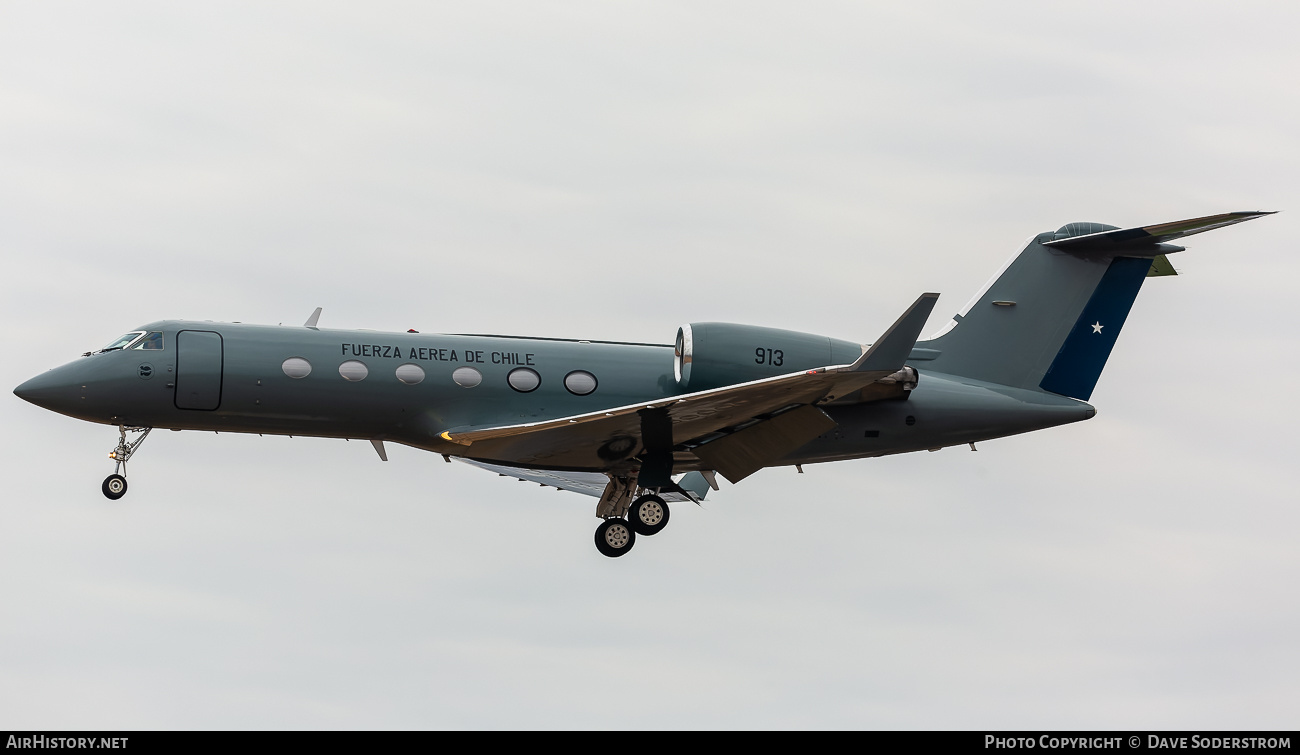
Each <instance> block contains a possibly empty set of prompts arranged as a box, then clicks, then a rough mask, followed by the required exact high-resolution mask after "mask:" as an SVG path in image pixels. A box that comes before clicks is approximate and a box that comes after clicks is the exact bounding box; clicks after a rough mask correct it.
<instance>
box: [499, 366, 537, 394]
mask: <svg viewBox="0 0 1300 755" xmlns="http://www.w3.org/2000/svg"><path fill="white" fill-rule="evenodd" d="M506 382H508V383H510V387H511V388H514V389H515V390H516V391H519V392H520V393H532V392H533V391H535V390H537V386H539V385H541V384H542V376H541V375H538V374H537V372H536V371H535V370H530V369H528V368H527V367H516V368H515V369H513V370H511V371H510V374H509V375H507V376H506Z"/></svg>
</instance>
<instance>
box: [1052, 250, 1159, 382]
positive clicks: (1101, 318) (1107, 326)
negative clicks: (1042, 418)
mask: <svg viewBox="0 0 1300 755" xmlns="http://www.w3.org/2000/svg"><path fill="white" fill-rule="evenodd" d="M1150 269H1151V260H1149V259H1138V258H1135V257H1117V258H1115V259H1114V260H1113V261H1111V263H1110V267H1108V268H1106V273H1105V274H1104V275H1103V276H1102V278H1101V282H1100V283H1099V284H1097V288H1096V290H1095V291H1093V293H1092V298H1090V299H1089V300H1088V305H1087V306H1085V307H1084V308H1083V313H1082V314H1080V315H1079V319H1078V321H1076V322H1075V323H1074V328H1073V329H1072V330H1071V331H1070V335H1068V336H1067V337H1066V339H1065V343H1063V344H1062V345H1061V350H1060V351H1058V352H1057V353H1056V359H1054V360H1053V361H1052V366H1051V367H1049V368H1047V374H1046V375H1044V376H1043V379H1042V382H1040V383H1039V384H1038V386H1039V387H1040V388H1042V389H1043V390H1045V391H1051V392H1052V393H1059V394H1061V395H1063V396H1069V397H1071V398H1077V399H1082V400H1084V401H1087V400H1088V399H1089V398H1090V397H1091V396H1092V389H1093V388H1095V387H1096V386H1097V378H1099V377H1101V370H1102V368H1103V367H1105V366H1106V360H1107V359H1108V358H1109V357H1110V350H1111V349H1112V348H1114V347H1115V341H1116V339H1118V338H1119V331H1120V329H1121V328H1123V327H1124V320H1125V319H1127V318H1128V313H1129V310H1130V309H1132V308H1133V300H1134V299H1136V298H1137V295H1138V291H1139V290H1141V288H1142V282H1143V281H1144V280H1146V275H1147V271H1149V270H1150Z"/></svg>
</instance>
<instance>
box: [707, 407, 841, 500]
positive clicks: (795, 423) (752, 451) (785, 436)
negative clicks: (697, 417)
mask: <svg viewBox="0 0 1300 755" xmlns="http://www.w3.org/2000/svg"><path fill="white" fill-rule="evenodd" d="M835 424H836V423H835V420H833V419H831V418H830V417H829V416H827V414H826V412H824V411H822V410H821V409H818V408H817V407H815V406H807V405H805V406H801V407H799V408H798V409H792V410H790V411H788V412H783V413H781V414H778V415H776V416H775V417H773V418H771V419H769V420H765V421H763V422H759V423H758V424H755V425H751V426H749V427H746V428H744V429H743V430H738V431H736V432H734V433H731V434H729V435H724V436H722V437H721V438H718V439H717V440H713V441H710V442H708V443H705V444H703V445H700V446H696V447H695V448H693V449H692V450H693V451H694V452H695V455H696V456H698V457H699V458H700V459H701V460H702V461H703V462H704V463H705V464H708V465H709V466H710V467H712V468H713V469H714V470H716V471H717V472H718V474H721V475H722V476H723V477H725V478H727V480H729V481H730V482H732V483H737V482H740V481H741V480H743V479H745V478H746V477H748V476H750V475H751V474H753V473H755V472H757V471H758V470H760V469H762V468H763V467H766V466H768V465H769V464H772V463H773V462H775V461H776V460H778V459H780V458H781V457H782V456H785V455H786V454H787V453H789V452H791V451H793V450H795V449H796V448H799V447H800V446H802V445H804V444H805V443H807V442H808V441H810V440H812V439H813V438H816V437H817V436H818V435H821V434H822V433H824V432H828V431H829V430H831V429H833V428H834V427H835Z"/></svg>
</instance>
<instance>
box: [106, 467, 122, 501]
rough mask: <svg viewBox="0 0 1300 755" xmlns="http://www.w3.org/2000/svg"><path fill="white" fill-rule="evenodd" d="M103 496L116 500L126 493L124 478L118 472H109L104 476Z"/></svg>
mask: <svg viewBox="0 0 1300 755" xmlns="http://www.w3.org/2000/svg"><path fill="white" fill-rule="evenodd" d="M103 487H104V497H105V498H107V499H108V500H110V501H116V500H117V499H119V498H121V497H122V496H124V495H126V478H125V477H123V476H122V475H120V474H111V475H109V476H108V477H105V478H104V486H103Z"/></svg>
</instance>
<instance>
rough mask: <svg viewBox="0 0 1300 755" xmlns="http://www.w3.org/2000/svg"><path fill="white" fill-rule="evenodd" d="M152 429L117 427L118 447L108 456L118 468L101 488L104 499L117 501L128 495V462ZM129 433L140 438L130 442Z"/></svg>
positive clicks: (115, 468)
mask: <svg viewBox="0 0 1300 755" xmlns="http://www.w3.org/2000/svg"><path fill="white" fill-rule="evenodd" d="M152 429H153V428H151V427H127V426H125V425H118V426H117V431H118V433H119V440H118V441H117V447H116V448H114V449H113V450H112V451H110V452H109V454H108V458H110V459H112V460H113V461H114V462H116V466H115V467H114V469H113V474H111V475H109V476H108V477H105V478H104V484H103V485H102V486H101V488H100V489H101V490H103V491H104V497H105V498H107V499H108V500H110V501H116V500H117V499H119V498H121V497H122V496H124V495H126V476H125V474H124V473H125V472H126V462H127V460H128V459H130V458H131V457H132V456H133V455H134V454H135V451H136V449H137V448H139V447H140V444H141V443H144V439H145V438H147V437H149V431H150V430H152ZM127 433H139V434H140V437H138V438H136V439H135V440H132V441H128V440H127V439H126V434H127Z"/></svg>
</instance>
